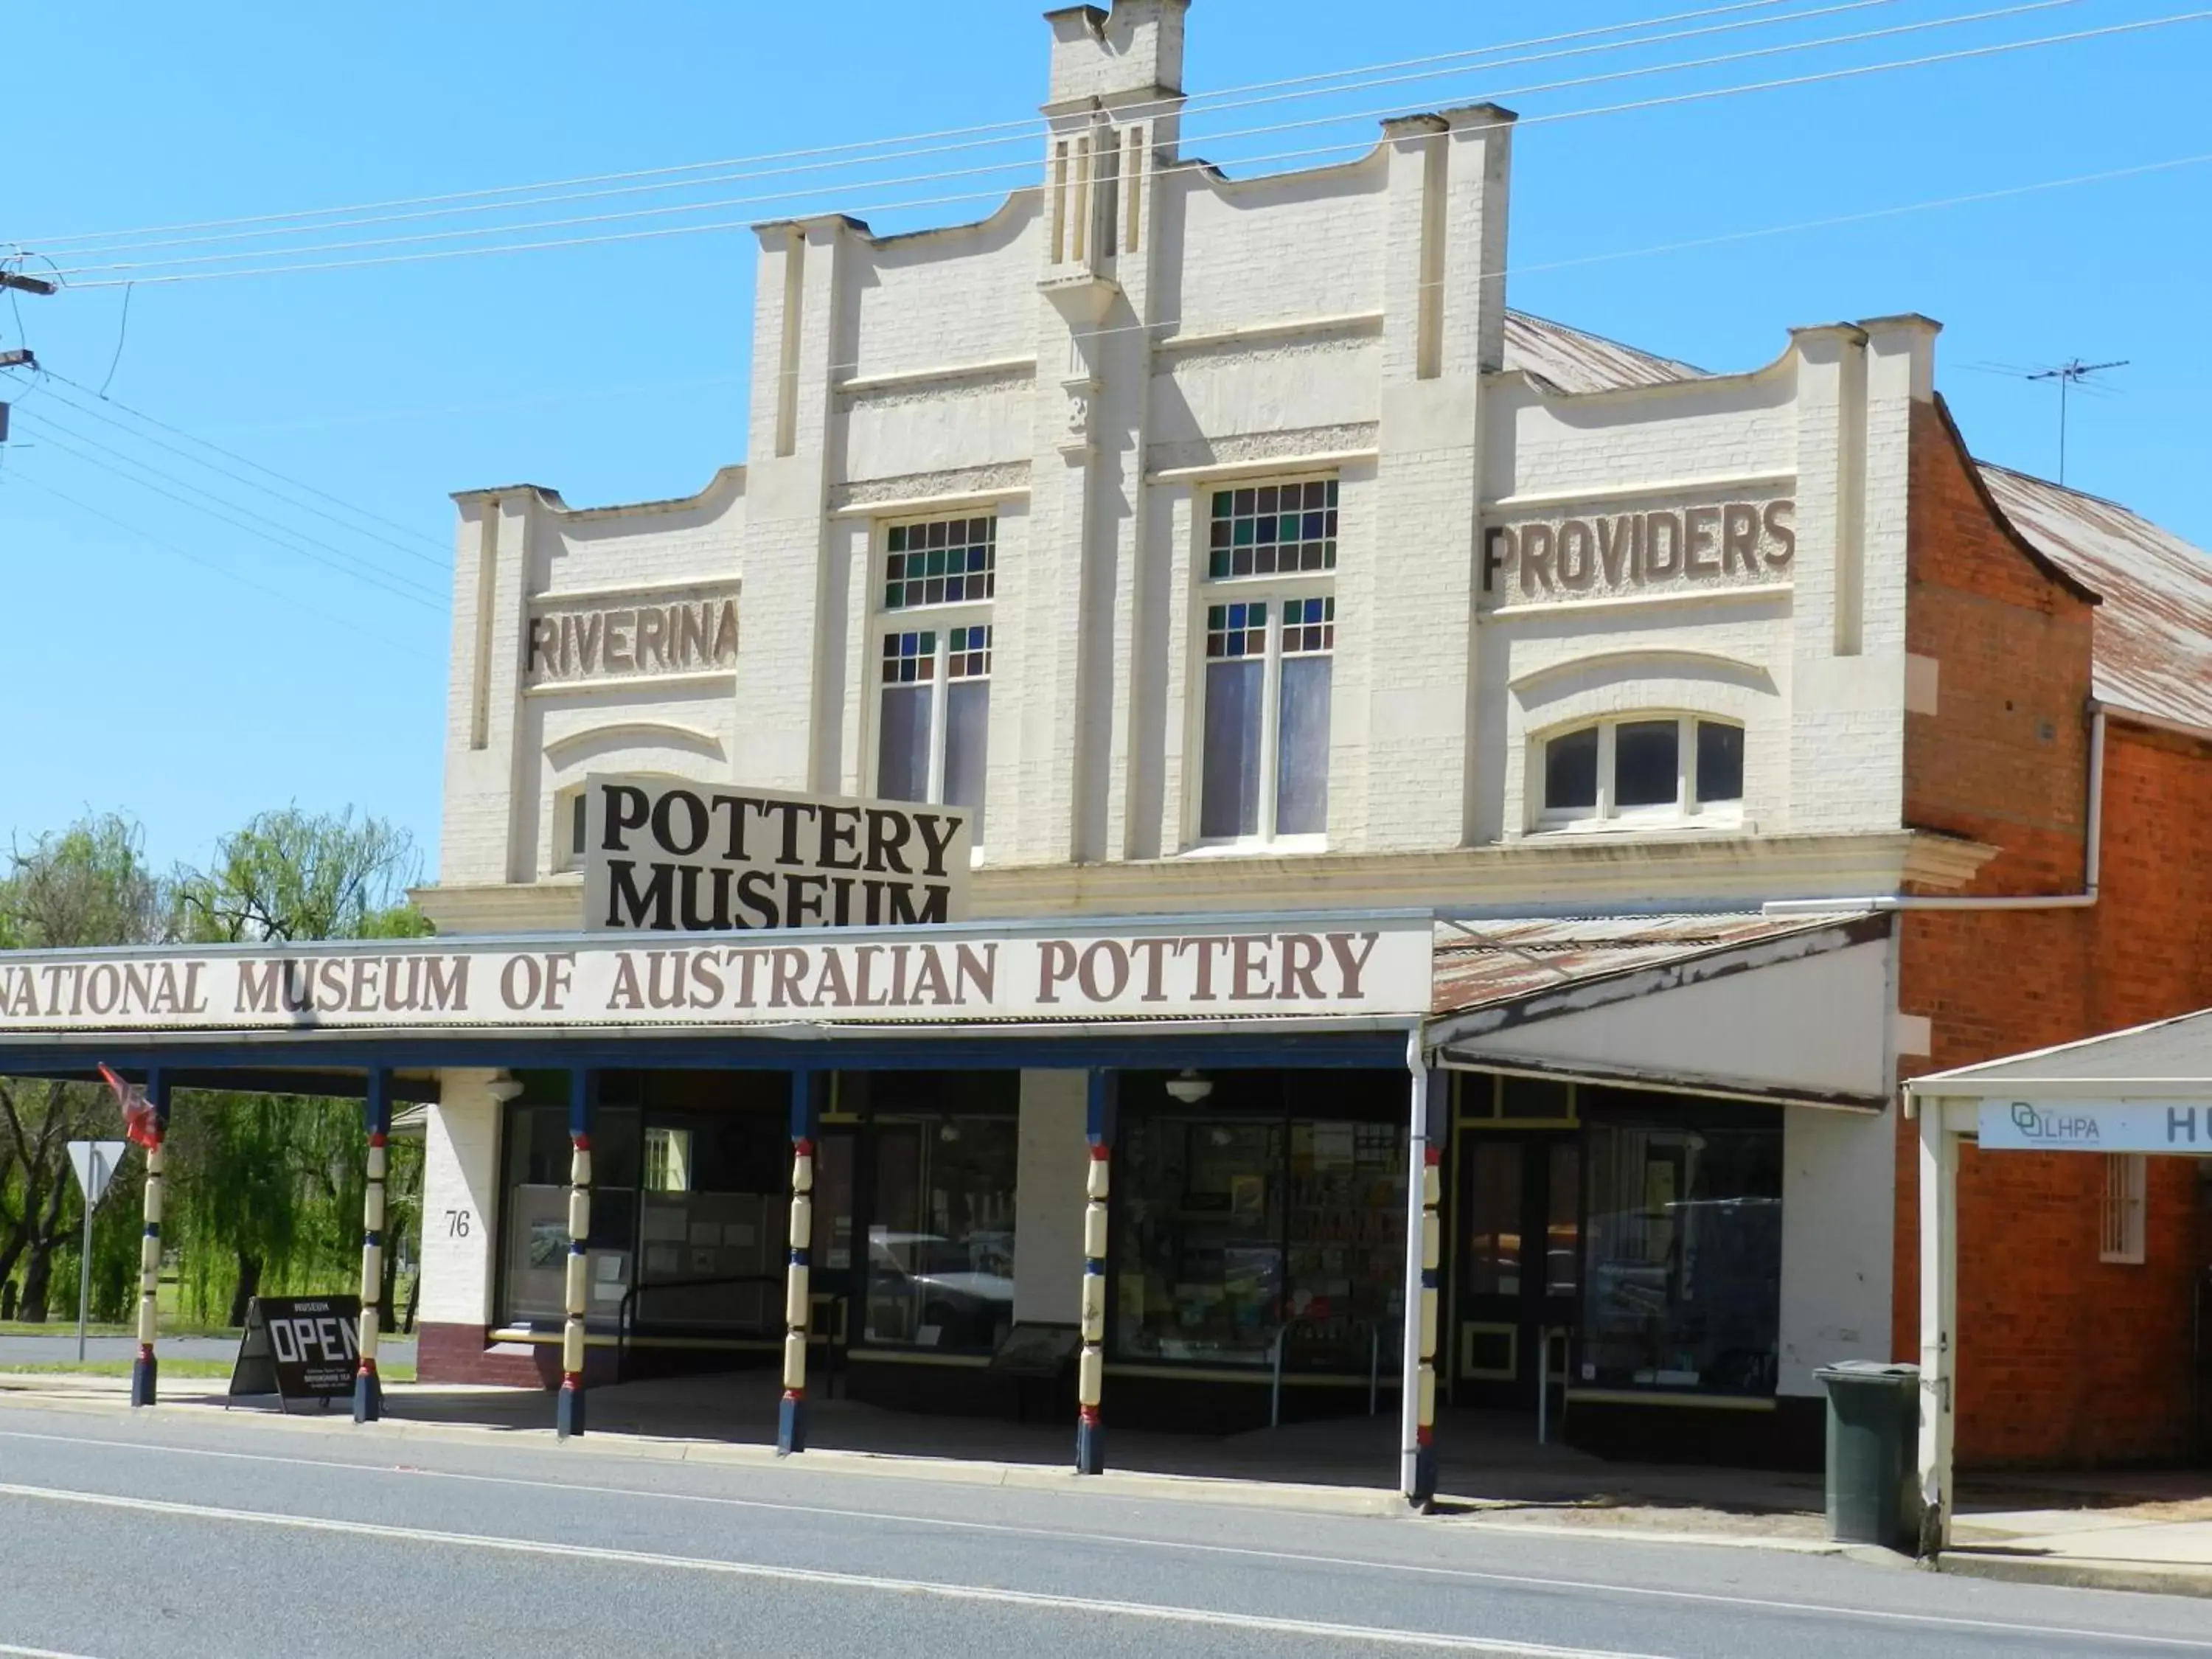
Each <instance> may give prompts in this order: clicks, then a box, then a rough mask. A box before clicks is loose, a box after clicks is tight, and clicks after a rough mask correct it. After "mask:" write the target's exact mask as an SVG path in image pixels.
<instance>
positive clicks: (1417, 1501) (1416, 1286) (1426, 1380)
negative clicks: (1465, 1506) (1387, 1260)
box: [1399, 1030, 1446, 1510]
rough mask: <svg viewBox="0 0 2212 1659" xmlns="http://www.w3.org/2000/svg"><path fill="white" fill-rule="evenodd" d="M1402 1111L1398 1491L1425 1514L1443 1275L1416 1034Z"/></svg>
mask: <svg viewBox="0 0 2212 1659" xmlns="http://www.w3.org/2000/svg"><path fill="white" fill-rule="evenodd" d="M1406 1070H1407V1073H1408V1074H1409V1077H1410V1082H1411V1087H1410V1090H1409V1099H1408V1105H1407V1143H1408V1144H1407V1152H1408V1158H1407V1192H1406V1288H1405V1303H1406V1316H1405V1347H1404V1350H1403V1352H1402V1357H1401V1370H1400V1373H1399V1374H1400V1376H1401V1377H1402V1378H1403V1380H1404V1386H1403V1388H1402V1389H1401V1399H1400V1415H1399V1430H1400V1437H1399V1445H1400V1447H1401V1455H1400V1458H1399V1489H1400V1490H1401V1492H1404V1494H1405V1497H1406V1501H1407V1503H1409V1504H1413V1505H1414V1506H1416V1507H1417V1508H1419V1509H1424V1510H1425V1509H1427V1508H1428V1507H1429V1506H1430V1505H1431V1504H1433V1503H1434V1502H1435V1501H1436V1496H1437V1446H1436V1426H1437V1314H1438V1305H1437V1304H1438V1288H1437V1287H1438V1283H1439V1280H1440V1279H1441V1277H1442V1274H1443V1218H1442V1217H1441V1215H1440V1213H1439V1209H1440V1206H1442V1204H1443V1127H1444V1121H1445V1118H1446V1114H1445V1113H1444V1112H1443V1111H1439V1110H1437V1109H1436V1106H1435V1102H1434V1100H1433V1098H1432V1096H1433V1093H1434V1090H1433V1088H1432V1079H1431V1073H1430V1071H1429V1066H1428V1056H1427V1055H1426V1054H1425V1053H1424V1052H1423V1051H1422V1048H1421V1034H1420V1032H1419V1031H1418V1030H1416V1031H1413V1032H1412V1033H1410V1034H1409V1035H1408V1036H1407V1039H1406Z"/></svg>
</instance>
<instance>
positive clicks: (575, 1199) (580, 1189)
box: [553, 1066, 599, 1440]
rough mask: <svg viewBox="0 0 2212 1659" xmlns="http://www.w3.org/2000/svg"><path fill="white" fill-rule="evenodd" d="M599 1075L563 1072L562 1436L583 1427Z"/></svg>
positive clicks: (557, 1423)
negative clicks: (564, 1291)
mask: <svg viewBox="0 0 2212 1659" xmlns="http://www.w3.org/2000/svg"><path fill="white" fill-rule="evenodd" d="M598 1094H599V1075H598V1073H594V1072H589V1071H586V1070H585V1069H583V1068H582V1067H580V1066H579V1067H577V1068H576V1069H575V1070H574V1071H572V1072H570V1073H568V1286H567V1290H568V1295H567V1298H566V1300H565V1302H564V1303H563V1304H562V1305H563V1306H564V1307H565V1309H566V1310H567V1317H566V1318H565V1319H563V1320H562V1325H561V1393H560V1396H559V1398H558V1399H557V1400H556V1401H555V1402H554V1407H553V1428H554V1432H555V1433H556V1435H558V1436H559V1437H560V1438H562V1439H563V1440H566V1439H568V1438H569V1437H571V1436H573V1435H579V1434H581V1433H583V1431H584V1312H585V1309H586V1306H587V1305H588V1304H586V1300H585V1298H586V1296H587V1295H588V1294H589V1293H590V1290H591V1285H590V1283H589V1278H588V1270H589V1263H588V1261H586V1255H585V1252H586V1250H587V1249H589V1247H590V1244H591V1238H592V1108H593V1107H594V1106H595V1105H597V1104H598Z"/></svg>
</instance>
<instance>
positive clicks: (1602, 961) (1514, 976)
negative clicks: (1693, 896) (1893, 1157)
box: [1427, 912, 1893, 1109]
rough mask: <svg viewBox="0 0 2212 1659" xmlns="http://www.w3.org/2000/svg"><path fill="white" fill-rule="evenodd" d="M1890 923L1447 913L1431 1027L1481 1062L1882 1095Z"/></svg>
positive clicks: (1615, 1078) (1624, 1081)
mask: <svg viewBox="0 0 2212 1659" xmlns="http://www.w3.org/2000/svg"><path fill="white" fill-rule="evenodd" d="M1890 932H1891V921H1890V918H1889V917H1888V916H1887V915H1881V914H1868V913H1865V912H1850V913H1842V912H1839V913H1838V914H1835V915H1815V916H1809V917H1808V916H1789V917H1772V916H1766V915H1760V914H1758V913H1755V912H1754V913H1739V914H1724V915H1654V916H1593V917H1577V918H1572V919H1568V920H1552V921H1479V922H1476V921H1470V922H1450V923H1443V924H1440V925H1439V927H1438V928H1437V952H1436V973H1435V987H1434V988H1435V1000H1434V1004H1433V1006H1432V1012H1431V1020H1430V1022H1429V1026H1428V1033H1427V1035H1428V1041H1429V1042H1430V1044H1431V1046H1432V1047H1433V1048H1435V1049H1436V1051H1437V1054H1438V1056H1439V1058H1440V1060H1442V1062H1443V1064H1445V1065H1447V1066H1460V1067H1465V1068H1468V1069H1473V1070H1490V1071H1505V1072H1525V1073H1535V1074H1537V1075H1543V1076H1556V1077H1565V1078H1571V1079H1578V1080H1581V1081H1584V1082H1595V1083H1617V1084H1620V1085H1626V1086H1632V1087H1637V1088H1644V1089H1660V1090H1672V1091H1687V1092H1694V1093H1705V1094H1721V1095H1731V1096H1735V1097H1741V1098H1745V1099H1753V1100H1765V1101H1779V1102H1783V1103H1799V1104H1808V1105H1823V1106H1852V1107H1859V1108H1863V1109H1881V1107H1882V1106H1884V1105H1885V1104H1886V1103H1887V1099H1888V1096H1889V1089H1890V1081H1889V1079H1890V1077H1891V1075H1892V1073H1891V1070H1890V1065H1891V1060H1892V1054H1891V1047H1892V1045H1891V1039H1890V1029H1891V1024H1892V1012H1893V999H1892V995H1891V992H1890V988H1889V987H1890V975H1889V951H1888V945H1887V941H1888V939H1889V937H1890Z"/></svg>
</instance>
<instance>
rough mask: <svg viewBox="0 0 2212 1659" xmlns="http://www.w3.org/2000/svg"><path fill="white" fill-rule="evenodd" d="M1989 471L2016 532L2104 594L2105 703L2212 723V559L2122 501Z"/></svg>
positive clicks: (2101, 687) (2101, 681)
mask: <svg viewBox="0 0 2212 1659" xmlns="http://www.w3.org/2000/svg"><path fill="white" fill-rule="evenodd" d="M1979 465H1980V466H1981V471H1982V477H1983V479H1984V482H1985V483H1988V485H1989V488H1990V495H1992V496H1993V497H1995V498H1996V503H1997V506H1998V507H2000V508H2001V509H2002V511H2003V513H2004V515H2005V516H2006V517H2007V518H2008V519H2009V520H2012V523H2013V526H2014V527H2015V529H2017V530H2018V531H2019V532H2021V535H2023V536H2025V537H2027V539H2028V540H2029V541H2031V542H2033V544H2035V545H2036V546H2037V547H2038V548H2039V549H2040V550H2042V551H2043V552H2044V553H2045V555H2046V556H2048V557H2050V558H2051V559H2052V560H2053V561H2055V562H2057V564H2059V565H2060V566H2061V567H2063V568H2064V569H2065V571H2066V572H2067V574H2069V575H2071V576H2073V577H2074V578H2075V580H2078V581H2081V582H2083V583H2085V584H2086V585H2087V586H2090V587H2092V588H2094V589H2095V590H2096V591H2097V592H2099V593H2100V594H2101V595H2103V597H2104V601H2105V602H2104V603H2103V604H2102V605H2100V606H2098V607H2097V617H2096V624H2095V628H2096V632H2095V652H2096V694H2097V698H2098V701H2100V702H2106V703H2110V704H2112V706H2113V707H2115V708H2131V709H2134V710H2136V712H2137V713H2139V714H2150V715H2154V716H2155V717H2157V718H2158V719H2160V720H2179V721H2180V722H2182V723H2183V724H2185V725H2188V726H2212V555H2208V554H2207V553H2206V552H2205V551H2204V550H2203V549H2202V548H2199V547H2195V546H2192V545H2191V544H2189V543H2187V542H2185V541H2184V540H2182V539H2181V538H2180V537H2179V536H2176V535H2174V534H2173V533H2172V532H2170V531H2166V530H2162V529H2160V527H2159V526H2157V525H2154V524H2153V523H2151V521H2150V520H2148V519H2145V518H2142V517H2141V516H2140V515H2138V514H2136V513H2130V512H2129V511H2128V509H2127V508H2126V507H2122V506H2120V505H2118V503H2117V502H2114V501H2105V500H2102V499H2101V498H2100V497H2098V496H2095V495H2084V494H2083V493H2082V492H2081V491H2080V490H2078V489H2067V488H2066V487H2065V486H2064V485H2063V484H2055V483H2051V482H2050V481H2049V480H2048V479H2045V478H2037V477H2030V476H2029V475H2028V474H2027V473H2025V472H2015V471H2013V470H2012V469H2011V468H2010V467H2003V466H1996V465H1990V463H1988V462H1982V463H1979Z"/></svg>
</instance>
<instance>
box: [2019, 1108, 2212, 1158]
mask: <svg viewBox="0 0 2212 1659" xmlns="http://www.w3.org/2000/svg"><path fill="white" fill-rule="evenodd" d="M1977 1127H1978V1138H1979V1139H1980V1141H1981V1145H1982V1148H1983V1150H1984V1151H1985V1152H1990V1151H2002V1152H2173V1153H2179V1154H2181V1155H2183V1156H2185V1157H2186V1156H2188V1155H2190V1154H2192V1153H2193V1154H2195V1155H2196V1156H2197V1157H2199V1158H2212V1105H2203V1104H2197V1103H2191V1102H2188V1101H2168V1100H2064V1101H2051V1102H2048V1103H2045V1104H2043V1105H2036V1104H2033V1103H2031V1102H2028V1101H2025V1100H1985V1101H1984V1102H1983V1103H1982V1106H1981V1111H1980V1113H1979V1114H1978V1126H1977Z"/></svg>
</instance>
